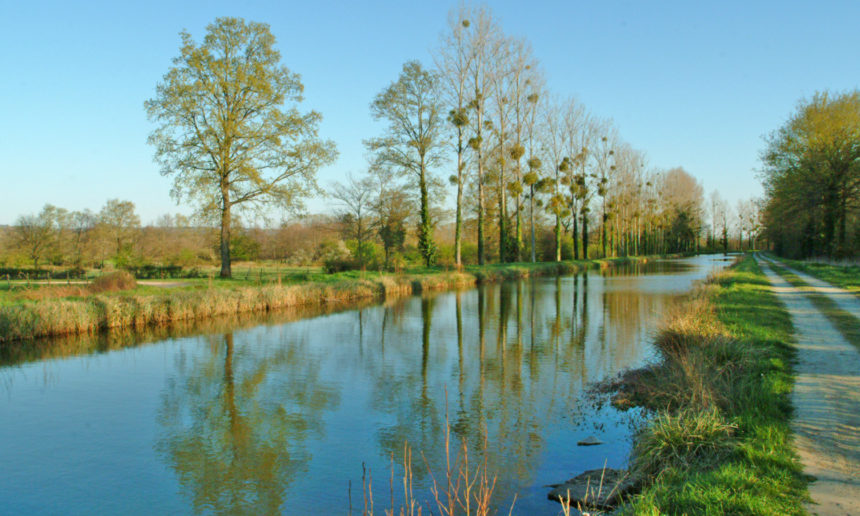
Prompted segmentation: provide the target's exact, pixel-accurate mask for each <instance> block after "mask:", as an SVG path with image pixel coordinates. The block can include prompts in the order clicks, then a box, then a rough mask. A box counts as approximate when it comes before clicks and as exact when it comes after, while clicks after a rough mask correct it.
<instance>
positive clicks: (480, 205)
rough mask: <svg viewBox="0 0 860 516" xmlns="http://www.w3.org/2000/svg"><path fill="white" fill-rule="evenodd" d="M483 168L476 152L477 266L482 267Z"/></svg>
mask: <svg viewBox="0 0 860 516" xmlns="http://www.w3.org/2000/svg"><path fill="white" fill-rule="evenodd" d="M483 175H484V167H483V166H481V153H480V152H478V265H484V177H483Z"/></svg>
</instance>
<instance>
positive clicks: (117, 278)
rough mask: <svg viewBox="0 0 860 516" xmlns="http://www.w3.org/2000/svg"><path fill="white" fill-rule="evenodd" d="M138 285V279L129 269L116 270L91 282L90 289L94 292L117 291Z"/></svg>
mask: <svg viewBox="0 0 860 516" xmlns="http://www.w3.org/2000/svg"><path fill="white" fill-rule="evenodd" d="M135 287H137V281H135V279H134V276H132V275H131V273H130V272H128V271H115V272H111V273H108V274H105V275H103V276H99V277H98V278H96V279H95V280H93V282H92V283H91V284H90V287H89V290H90V292H92V293H93V294H97V293H99V292H116V291H119V290H131V289H133V288H135Z"/></svg>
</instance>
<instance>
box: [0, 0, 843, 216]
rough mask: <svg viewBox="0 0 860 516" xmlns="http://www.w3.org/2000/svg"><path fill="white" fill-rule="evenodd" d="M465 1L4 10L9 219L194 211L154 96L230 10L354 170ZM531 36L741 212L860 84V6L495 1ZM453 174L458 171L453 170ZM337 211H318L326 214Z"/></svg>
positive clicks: (577, 90)
mask: <svg viewBox="0 0 860 516" xmlns="http://www.w3.org/2000/svg"><path fill="white" fill-rule="evenodd" d="M456 5H457V2H456V0H454V1H411V0H399V1H386V2H382V1H369V0H364V1H343V2H333V1H313V2H296V1H293V0H280V1H275V2H239V1H233V2H217V1H206V2H172V1H171V2H164V1H147V2H117V1H115V0H114V1H110V2H69V1H62V2H38V1H27V2H24V1H13V0H6V1H5V2H3V4H2V6H0V71H1V72H0V224H12V223H14V221H15V219H16V218H17V216H19V215H21V214H26V213H34V212H37V211H38V210H40V209H41V207H42V206H43V205H44V204H45V203H51V204H54V205H57V206H62V207H65V208H67V209H71V210H76V209H84V208H90V209H92V210H93V211H98V209H100V208H101V206H102V205H103V204H104V203H105V201H106V200H107V199H110V198H120V199H123V200H131V201H133V202H134V203H135V204H136V205H137V208H138V213H140V215H141V218H142V220H143V222H144V223H148V222H152V221H154V220H155V219H156V218H157V217H158V216H159V215H161V214H164V213H168V212H169V213H176V212H182V213H189V211H190V210H189V209H188V208H187V207H178V206H176V204H175V203H174V202H173V200H172V199H171V198H170V196H169V190H170V185H171V180H170V179H169V178H164V177H162V176H160V174H159V172H158V167H157V166H156V164H155V163H154V162H153V161H152V155H153V150H152V148H151V147H150V146H148V145H147V144H146V137H147V135H148V134H149V132H150V131H151V130H152V128H153V126H152V125H151V124H150V123H149V122H148V121H147V119H146V115H145V113H144V109H143V102H144V100H146V99H148V98H150V97H152V96H153V94H154V91H155V86H156V84H157V83H158V82H159V81H160V79H161V77H162V75H164V73H165V72H166V71H167V69H168V68H169V67H170V65H171V59H172V58H173V57H175V56H176V55H177V54H178V49H179V35H178V33H179V31H180V30H182V29H186V30H188V31H189V32H190V33H191V34H192V35H193V36H194V37H195V39H197V40H198V41H199V40H200V39H202V36H203V34H204V33H205V27H206V25H207V24H209V23H211V22H212V21H213V20H214V19H215V18H216V17H219V16H240V17H243V18H245V19H247V20H253V21H259V22H265V23H268V24H270V25H271V29H272V32H273V33H274V35H275V37H276V38H277V42H278V48H279V49H280V51H281V53H282V56H283V63H284V64H285V65H287V66H288V67H289V68H290V69H291V70H293V71H295V72H298V73H299V74H301V76H302V80H303V82H304V84H305V92H306V100H305V102H304V103H303V104H302V108H303V109H315V110H317V111H320V112H321V113H322V115H323V123H322V125H321V133H322V136H324V137H326V138H330V139H332V140H334V141H335V142H336V143H337V146H338V150H339V151H340V158H339V160H338V161H337V163H336V164H334V165H333V166H330V167H327V168H326V169H324V170H322V171H321V172H320V175H319V179H320V184H322V185H328V184H330V183H331V182H332V181H333V180H335V179H338V178H339V177H341V176H342V175H343V174H344V173H346V172H347V171H353V172H360V171H361V170H362V169H363V168H364V166H365V153H364V149H363V147H362V143H361V142H362V140H363V139H365V138H367V137H370V136H375V135H377V134H378V132H379V126H378V125H376V124H375V123H374V122H373V121H372V120H371V117H370V114H369V109H368V106H369V103H370V101H371V99H372V98H373V96H374V95H375V94H376V93H378V92H379V91H380V90H381V89H382V88H383V87H385V86H386V85H387V84H389V83H390V82H391V81H392V80H394V79H395V78H396V77H397V74H398V73H399V70H400V67H401V65H402V64H403V62H405V61H407V60H410V59H419V60H421V61H423V62H425V63H431V62H432V61H431V58H430V52H431V51H432V49H433V48H434V47H435V46H436V45H437V42H438V40H439V36H440V34H441V33H442V32H443V30H444V29H445V20H446V16H447V13H448V11H449V10H450V9H451V8H453V7H455V6H456ZM488 5H489V6H490V7H491V8H492V10H493V12H494V13H495V15H496V16H497V17H498V18H499V20H500V21H501V25H502V27H503V29H504V31H505V32H506V33H507V34H510V35H514V36H521V37H526V38H527V39H529V40H530V41H531V43H532V45H533V47H534V51H535V55H536V56H537V57H538V59H539V60H540V61H541V63H542V66H543V68H544V70H545V72H546V75H547V80H548V86H549V88H550V89H551V90H552V91H553V92H554V93H555V94H557V95H559V96H567V95H573V96H575V97H577V98H578V99H579V100H580V101H581V102H583V103H584V104H585V105H586V106H587V107H588V108H589V109H590V110H591V111H592V112H593V113H595V114H597V115H599V116H602V117H608V118H612V119H613V120H614V121H615V123H616V125H617V127H618V128H619V131H620V134H621V136H622V138H623V139H625V140H626V141H628V142H630V143H631V144H632V145H633V146H634V147H635V148H637V149H641V150H643V151H645V152H646V154H647V156H648V161H649V164H650V165H651V166H655V167H662V168H669V167H673V166H678V165H680V166H683V167H685V168H686V169H687V170H688V171H689V172H691V173H692V174H693V175H694V176H696V177H698V178H699V180H700V181H701V182H702V184H703V185H704V187H705V190H706V191H707V192H710V191H711V190H713V189H718V190H719V191H720V192H721V194H722V195H723V196H724V197H726V198H728V199H730V200H731V201H732V203H734V201H735V200H737V199H739V198H747V197H750V196H752V195H758V194H760V192H761V189H760V186H759V184H758V181H757V180H756V179H755V169H756V168H757V167H758V152H759V150H760V149H761V147H762V136H763V135H765V134H767V133H769V132H770V131H772V130H774V129H776V128H777V127H779V126H780V125H781V124H782V123H783V122H784V121H785V119H786V118H787V116H788V115H789V114H790V113H791V111H792V110H793V109H794V107H795V105H796V103H797V101H798V100H799V99H800V98H803V97H808V96H810V95H812V94H813V93H814V92H815V91H817V90H822V89H833V90H846V89H853V88H857V87H858V85H860V30H858V28H857V22H858V20H860V2H857V1H845V2H827V1H823V2H811V1H810V2H789V1H775V2H750V1H746V2H724V1H721V2H708V3H705V2H689V1H684V2H663V1H631V2H618V1H611V0H607V1H604V2H593V1H570V0H568V1H558V2H541V1H535V2H532V3H527V2H524V1H522V0H514V1H505V2H489V3H488ZM447 175H448V174H447V173H446V174H445V176H447ZM325 204H326V203H325V201H323V200H314V201H311V202H310V203H309V207H310V208H311V210H312V211H323V210H325V209H326V206H325Z"/></svg>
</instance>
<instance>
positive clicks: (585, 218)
mask: <svg viewBox="0 0 860 516" xmlns="http://www.w3.org/2000/svg"><path fill="white" fill-rule="evenodd" d="M582 259H583V260H588V214H587V213H583V214H582Z"/></svg>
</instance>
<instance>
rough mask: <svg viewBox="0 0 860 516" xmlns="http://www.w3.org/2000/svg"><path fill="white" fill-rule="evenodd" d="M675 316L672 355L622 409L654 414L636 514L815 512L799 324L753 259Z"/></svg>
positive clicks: (620, 398) (667, 337)
mask: <svg viewBox="0 0 860 516" xmlns="http://www.w3.org/2000/svg"><path fill="white" fill-rule="evenodd" d="M682 310H683V311H682V312H679V313H677V314H676V315H674V316H673V317H671V319H670V320H669V321H668V322H667V324H666V325H665V327H664V328H663V329H662V330H661V332H660V334H659V335H658V338H657V341H656V344H657V347H658V348H659V350H660V352H661V354H662V357H663V361H662V362H661V363H660V364H658V365H656V366H653V367H650V368H647V369H642V370H637V371H633V372H630V373H628V374H626V375H625V376H624V377H623V378H622V380H621V381H620V382H619V383H618V385H617V387H618V388H619V389H620V390H619V393H618V395H616V397H615V399H614V403H615V404H616V405H617V406H634V405H635V406H643V407H646V408H648V409H651V410H652V411H653V412H654V414H655V415H654V417H653V418H652V419H651V420H650V421H649V423H648V424H647V425H646V426H645V427H644V428H643V429H642V430H641V431H640V433H639V434H638V435H637V437H636V441H635V444H634V450H633V455H632V457H631V471H632V472H633V474H634V476H636V477H638V478H640V479H645V480H643V481H642V488H641V491H640V492H639V493H638V494H636V495H635V496H633V497H632V498H631V499H630V500H629V501H628V503H627V504H626V505H625V506H623V511H626V512H629V513H635V514H653V513H658V512H659V513H672V514H805V509H804V508H803V503H804V502H805V501H807V500H808V493H807V482H808V480H807V478H806V477H804V476H803V475H802V472H801V467H800V465H799V462H798V458H797V455H796V453H795V452H794V450H793V447H792V432H791V428H790V420H791V404H790V393H791V390H792V387H793V371H792V360H793V357H794V354H795V351H794V349H793V347H792V345H791V343H792V339H793V337H792V325H791V319H790V317H789V315H788V313H787V312H786V310H785V307H784V306H783V305H782V304H781V303H780V302H779V300H778V299H777V298H776V297H775V296H774V294H773V293H772V292H771V290H770V284H769V282H768V280H767V278H766V277H765V276H764V275H763V273H762V271H761V270H760V269H759V267H758V265H757V264H756V263H755V261H754V260H753V258H752V257H751V256H749V255H748V256H746V257H744V258H743V259H742V260H741V261H740V262H739V263H738V264H736V265H735V266H733V267H732V268H731V269H728V270H726V271H724V272H722V273H720V274H718V275H716V276H715V277H713V278H711V279H710V280H709V281H708V283H707V284H705V285H703V286H702V287H701V288H699V289H698V290H697V291H696V292H694V293H693V294H692V295H691V296H690V300H689V302H687V303H684V305H683V308H682Z"/></svg>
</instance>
